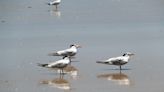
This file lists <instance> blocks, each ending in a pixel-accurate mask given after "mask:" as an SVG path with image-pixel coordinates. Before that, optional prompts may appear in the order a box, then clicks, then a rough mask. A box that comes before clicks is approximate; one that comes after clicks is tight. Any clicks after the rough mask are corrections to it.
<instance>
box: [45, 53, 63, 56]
mask: <svg viewBox="0 0 164 92" xmlns="http://www.w3.org/2000/svg"><path fill="white" fill-rule="evenodd" d="M48 56H60V55H59V54H58V53H49V54H48Z"/></svg>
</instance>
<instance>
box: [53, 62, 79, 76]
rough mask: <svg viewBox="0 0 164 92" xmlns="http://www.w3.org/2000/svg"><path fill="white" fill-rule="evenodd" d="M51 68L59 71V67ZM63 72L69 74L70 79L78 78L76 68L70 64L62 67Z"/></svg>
mask: <svg viewBox="0 0 164 92" xmlns="http://www.w3.org/2000/svg"><path fill="white" fill-rule="evenodd" d="M53 70H55V71H56V72H57V73H60V69H57V68H55V69H53ZM63 72H64V74H69V75H70V76H71V78H72V79H77V78H78V69H77V68H75V67H74V66H72V65H67V67H65V68H63Z"/></svg>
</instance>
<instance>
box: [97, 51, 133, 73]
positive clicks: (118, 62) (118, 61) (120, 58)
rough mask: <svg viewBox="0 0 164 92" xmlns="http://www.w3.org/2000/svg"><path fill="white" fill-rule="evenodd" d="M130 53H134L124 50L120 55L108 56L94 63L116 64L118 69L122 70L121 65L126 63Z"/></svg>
mask: <svg viewBox="0 0 164 92" xmlns="http://www.w3.org/2000/svg"><path fill="white" fill-rule="evenodd" d="M132 55H134V54H133V53H130V52H126V53H124V54H123V55H122V56H118V57H113V58H109V59H107V60H100V61H97V62H96V63H101V64H107V65H117V66H120V70H122V68H121V66H122V65H125V64H127V63H128V61H129V60H130V57H131V56H132Z"/></svg>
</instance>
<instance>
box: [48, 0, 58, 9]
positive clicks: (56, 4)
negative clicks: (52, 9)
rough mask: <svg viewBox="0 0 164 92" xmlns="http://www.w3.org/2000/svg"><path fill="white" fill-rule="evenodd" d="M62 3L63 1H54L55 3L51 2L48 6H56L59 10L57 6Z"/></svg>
mask: <svg viewBox="0 0 164 92" xmlns="http://www.w3.org/2000/svg"><path fill="white" fill-rule="evenodd" d="M60 2H61V0H54V1H51V2H49V3H48V5H55V6H56V9H57V6H58V5H59V4H60Z"/></svg>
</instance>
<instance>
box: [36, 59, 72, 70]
mask: <svg viewBox="0 0 164 92" xmlns="http://www.w3.org/2000/svg"><path fill="white" fill-rule="evenodd" d="M69 63H70V58H69V57H67V56H65V57H63V59H61V60H58V61H55V62H51V63H48V64H38V65H39V66H41V67H46V68H59V69H60V70H61V72H60V73H63V68H65V67H66V66H67V65H68V64H69Z"/></svg>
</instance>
